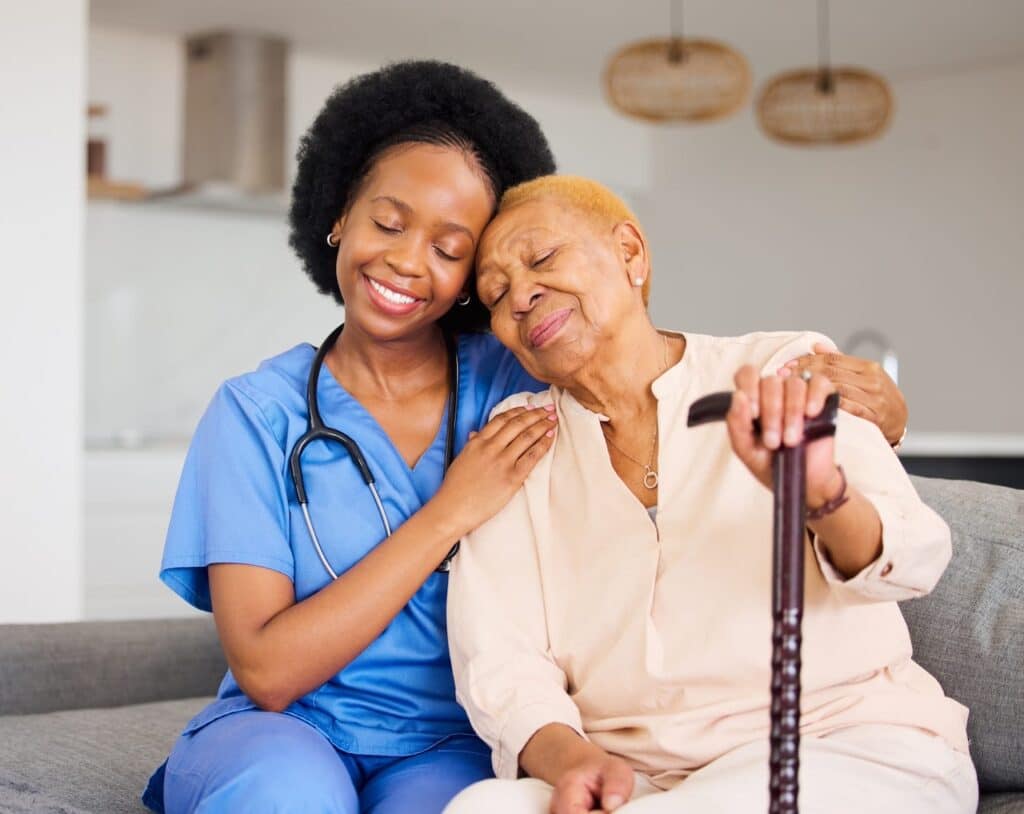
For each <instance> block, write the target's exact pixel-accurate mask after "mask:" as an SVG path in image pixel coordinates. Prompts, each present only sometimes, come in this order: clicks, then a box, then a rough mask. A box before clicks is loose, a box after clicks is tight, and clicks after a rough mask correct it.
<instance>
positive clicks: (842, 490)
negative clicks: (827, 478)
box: [807, 466, 850, 520]
mask: <svg viewBox="0 0 1024 814" xmlns="http://www.w3.org/2000/svg"><path fill="white" fill-rule="evenodd" d="M836 469H838V470H839V480H840V481H841V484H840V486H839V494H838V495H836V496H835V497H834V498H832V499H831V500H826V501H825V502H824V504H822V505H821V506H819V507H818V508H817V509H809V510H808V511H807V519H808V520H821V518H823V517H826V516H828V515H830V514H832V512H834V511H835V510H836V509H838V508H839V507H840V506H842V505H843V504H844V503H846V501H848V500H849V499H850V496H849V495H848V494H846V473H845V472H844V471H843V467H842V466H837V467H836Z"/></svg>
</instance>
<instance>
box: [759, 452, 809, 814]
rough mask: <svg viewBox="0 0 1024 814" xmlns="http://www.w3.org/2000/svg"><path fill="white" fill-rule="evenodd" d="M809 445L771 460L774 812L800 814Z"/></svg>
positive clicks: (771, 766)
mask: <svg viewBox="0 0 1024 814" xmlns="http://www.w3.org/2000/svg"><path fill="white" fill-rule="evenodd" d="M804 453H805V447H804V445H803V444H801V445H800V446H796V447H783V448H781V449H780V450H779V451H778V452H776V453H775V456H774V459H773V461H772V480H773V484H772V485H773V491H774V501H775V518H774V539H773V549H772V580H773V581H772V683H771V695H772V706H771V736H770V745H771V752H770V757H769V801H770V802H769V809H768V810H769V812H770V814H797V812H798V809H799V806H798V797H799V791H800V784H799V773H800V666H801V665H800V645H801V639H802V636H801V623H802V620H803V610H804V508H805V507H804V483H805V468H804V467H805V456H804Z"/></svg>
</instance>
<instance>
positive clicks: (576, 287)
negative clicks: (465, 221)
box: [477, 199, 644, 385]
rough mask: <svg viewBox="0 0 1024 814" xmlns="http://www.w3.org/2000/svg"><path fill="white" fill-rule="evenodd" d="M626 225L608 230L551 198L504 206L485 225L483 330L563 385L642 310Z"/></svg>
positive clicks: (480, 284)
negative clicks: (486, 322)
mask: <svg viewBox="0 0 1024 814" xmlns="http://www.w3.org/2000/svg"><path fill="white" fill-rule="evenodd" d="M638 237H639V236H638V233H637V231H636V229H635V227H633V226H632V225H631V224H620V225H618V226H616V227H614V228H612V227H606V226H604V225H599V224H597V223H594V222H592V221H591V219H589V218H588V217H587V216H586V215H584V214H582V213H580V212H577V211H576V210H574V209H572V208H571V207H567V206H565V205H563V204H560V203H559V202H557V201H554V200H551V199H540V200H536V201H530V202H528V203H524V204H521V205H519V206H515V207H512V208H511V209H508V210H506V211H504V212H502V213H501V214H499V215H498V216H497V217H496V218H495V219H494V220H493V221H492V222H491V224H490V225H489V226H488V227H487V230H486V231H485V232H484V235H483V237H482V238H481V241H480V249H479V251H478V253H477V292H478V293H479V295H480V299H481V300H482V301H483V303H484V305H485V306H486V307H487V308H488V310H489V311H490V312H491V329H492V330H493V331H494V333H495V335H496V336H497V337H498V339H500V340H501V342H502V344H504V345H505V346H506V347H508V348H509V349H510V350H511V351H512V352H513V353H514V354H515V355H516V358H517V359H519V361H520V363H521V364H522V365H523V367H525V368H526V369H527V371H529V373H530V374H531V375H532V376H534V377H535V378H537V379H541V380H543V381H546V382H549V383H557V384H561V385H570V384H571V382H572V378H573V375H574V373H576V372H578V371H579V370H580V369H581V368H583V367H584V366H585V365H587V364H588V362H592V361H593V360H594V359H595V355H596V353H597V352H598V350H599V348H600V346H601V344H602V342H603V340H604V339H605V338H607V337H608V336H610V335H612V334H614V332H615V330H616V328H617V327H618V326H619V325H621V324H622V323H623V321H624V320H625V319H626V318H627V316H628V315H629V314H630V313H631V311H633V310H634V309H637V308H639V309H641V310H642V309H643V302H642V299H641V296H640V294H639V290H638V289H634V288H633V287H632V286H631V285H630V282H629V281H630V271H631V270H633V266H634V265H635V264H636V263H638V262H641V261H643V260H644V258H643V256H640V257H639V258H638V253H640V254H641V255H642V251H641V250H642V241H641V242H640V243H637V242H636V241H634V238H638Z"/></svg>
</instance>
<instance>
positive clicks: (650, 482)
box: [601, 334, 668, 491]
mask: <svg viewBox="0 0 1024 814" xmlns="http://www.w3.org/2000/svg"><path fill="white" fill-rule="evenodd" d="M661 338H662V341H663V347H664V350H663V353H662V364H661V373H664V372H665V371H666V370H668V337H666V336H665V334H662V335H661ZM661 373H659V374H658V375H659V376H660V375H661ZM601 429H602V431H604V429H605V425H604V424H602V425H601ZM604 440H605V441H607V442H608V443H609V444H611V445H612V446H613V447H615V449H617V450H618V451H619V452H621V453H622V454H623V455H625V456H626V458H628V459H629V460H631V461H632V462H633V463H635V464H636V465H637V466H639V467H640V468H641V469H643V470H644V480H643V484H644V488H645V489H650V490H651V491H654V490H655V489H657V488H658V470H656V469H655V468H654V451H655V450H656V449H657V448H658V417H657V415H655V417H654V438H653V439H652V440H651V454H650V455H649V456H647V463H644V462H643V461H638V460H637V459H636V458H634V457H633V456H632V455H630V454H629V453H628V452H626V450H624V449H623V448H622V447H620V446H619V445H618V444H616V443H615V442H614V441H613V440H612V439H611V438H609V437H608V433H607V432H606V431H605V433H604Z"/></svg>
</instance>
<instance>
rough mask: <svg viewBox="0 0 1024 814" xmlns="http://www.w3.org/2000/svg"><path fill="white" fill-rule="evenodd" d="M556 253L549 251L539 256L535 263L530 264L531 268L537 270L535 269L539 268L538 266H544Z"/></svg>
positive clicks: (552, 250)
mask: <svg viewBox="0 0 1024 814" xmlns="http://www.w3.org/2000/svg"><path fill="white" fill-rule="evenodd" d="M554 253H555V249H549V250H548V251H546V252H544V253H543V254H539V255H537V257H535V258H534V259H533V261H532V262H531V263H530V268H532V269H535V268H537V266H540V265H542V264H543V263H545V262H546V261H547V260H550V259H551V257H552V256H553V255H554Z"/></svg>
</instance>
